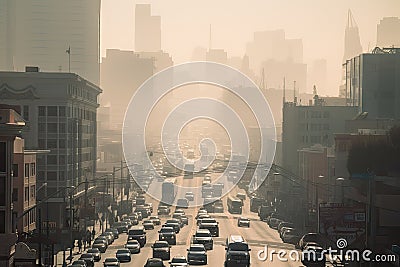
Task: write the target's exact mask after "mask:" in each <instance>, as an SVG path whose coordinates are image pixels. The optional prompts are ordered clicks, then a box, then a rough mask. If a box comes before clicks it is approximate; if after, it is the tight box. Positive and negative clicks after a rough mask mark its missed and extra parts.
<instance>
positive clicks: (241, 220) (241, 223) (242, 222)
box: [237, 217, 250, 227]
mask: <svg viewBox="0 0 400 267" xmlns="http://www.w3.org/2000/svg"><path fill="white" fill-rule="evenodd" d="M237 225H238V227H242V226H246V227H250V219H249V218H246V217H240V218H239V219H238V222H237Z"/></svg>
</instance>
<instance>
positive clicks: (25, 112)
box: [22, 106, 29, 121]
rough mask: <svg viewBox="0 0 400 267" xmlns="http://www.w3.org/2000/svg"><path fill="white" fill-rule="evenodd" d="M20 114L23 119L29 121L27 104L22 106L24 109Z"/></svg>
mask: <svg viewBox="0 0 400 267" xmlns="http://www.w3.org/2000/svg"><path fill="white" fill-rule="evenodd" d="M22 116H23V117H24V120H25V121H29V106H24V111H23V114H22Z"/></svg>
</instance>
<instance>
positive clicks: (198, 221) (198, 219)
mask: <svg viewBox="0 0 400 267" xmlns="http://www.w3.org/2000/svg"><path fill="white" fill-rule="evenodd" d="M209 218H211V216H210V215H208V214H200V215H199V216H198V217H197V225H199V224H200V223H201V220H203V219H209Z"/></svg>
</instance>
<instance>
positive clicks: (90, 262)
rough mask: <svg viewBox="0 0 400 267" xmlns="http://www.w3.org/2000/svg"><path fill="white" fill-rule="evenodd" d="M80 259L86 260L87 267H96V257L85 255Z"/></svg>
mask: <svg viewBox="0 0 400 267" xmlns="http://www.w3.org/2000/svg"><path fill="white" fill-rule="evenodd" d="M79 259H80V260H84V261H85V262H86V266H87V267H94V257H93V255H92V254H90V253H84V254H82V255H81V256H80V257H79Z"/></svg>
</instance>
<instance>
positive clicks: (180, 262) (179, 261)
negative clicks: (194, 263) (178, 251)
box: [168, 256, 189, 267]
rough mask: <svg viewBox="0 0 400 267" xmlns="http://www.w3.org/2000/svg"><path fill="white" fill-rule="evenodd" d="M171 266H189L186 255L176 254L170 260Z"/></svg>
mask: <svg viewBox="0 0 400 267" xmlns="http://www.w3.org/2000/svg"><path fill="white" fill-rule="evenodd" d="M168 263H169V264H170V265H169V266H170V267H187V266H189V264H188V262H187V260H186V258H185V256H175V257H173V258H172V260H171V261H170V262H168Z"/></svg>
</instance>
